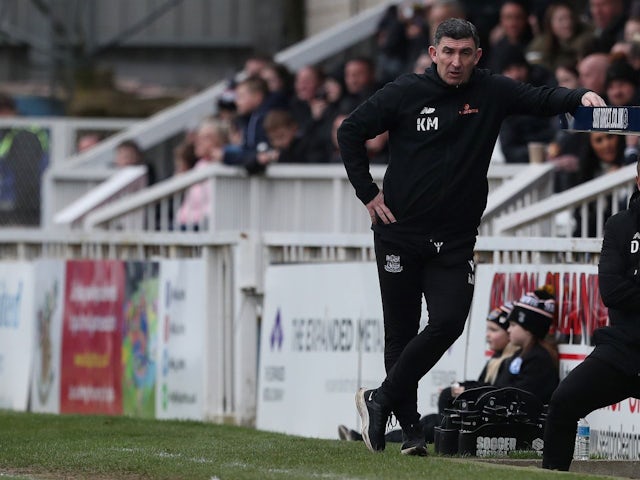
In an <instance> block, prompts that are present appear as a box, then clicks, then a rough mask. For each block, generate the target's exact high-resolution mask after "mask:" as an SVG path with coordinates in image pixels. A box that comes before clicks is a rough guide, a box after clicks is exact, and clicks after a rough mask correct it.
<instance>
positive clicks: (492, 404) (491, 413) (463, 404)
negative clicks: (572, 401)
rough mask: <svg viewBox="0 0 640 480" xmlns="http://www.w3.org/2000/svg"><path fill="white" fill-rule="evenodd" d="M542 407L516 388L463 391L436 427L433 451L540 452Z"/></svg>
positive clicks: (499, 453)
mask: <svg viewBox="0 0 640 480" xmlns="http://www.w3.org/2000/svg"><path fill="white" fill-rule="evenodd" d="M545 416H546V413H545V408H544V405H543V404H542V402H540V400H539V399H538V398H537V397H536V396H535V395H533V394H531V393H529V392H527V391H524V390H520V389H518V388H512V387H507V388H500V389H496V388H494V387H480V388H477V389H470V390H465V391H464V392H463V393H462V394H460V395H459V396H458V397H457V398H456V400H455V401H454V405H453V408H451V409H448V410H447V411H445V415H444V417H443V420H442V423H441V425H440V427H436V429H435V432H434V436H435V450H436V452H437V453H440V454H444V455H454V454H459V455H472V456H504V455H507V454H508V453H509V452H511V451H515V450H534V451H536V452H538V453H539V454H541V453H542V447H543V445H544V443H543V440H542V439H543V431H544V421H545Z"/></svg>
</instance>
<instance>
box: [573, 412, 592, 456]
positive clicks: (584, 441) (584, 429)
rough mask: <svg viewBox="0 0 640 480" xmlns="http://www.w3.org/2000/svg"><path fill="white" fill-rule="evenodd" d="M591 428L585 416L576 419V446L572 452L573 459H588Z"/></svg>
mask: <svg viewBox="0 0 640 480" xmlns="http://www.w3.org/2000/svg"><path fill="white" fill-rule="evenodd" d="M590 437H591V429H590V427H589V422H587V419H586V418H581V419H580V420H578V431H577V433H576V447H575V450H574V454H573V459H574V460H589V440H590Z"/></svg>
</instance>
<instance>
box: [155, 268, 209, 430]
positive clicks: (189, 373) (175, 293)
mask: <svg viewBox="0 0 640 480" xmlns="http://www.w3.org/2000/svg"><path fill="white" fill-rule="evenodd" d="M205 285H206V277H205V262H203V261H202V260H198V259H184V260H163V261H161V262H160V293H159V298H158V318H159V319H160V322H161V327H160V328H159V329H158V330H159V335H160V337H161V338H160V339H159V342H158V345H159V346H160V348H159V349H158V356H159V357H158V365H160V368H159V371H158V378H157V381H156V388H157V391H156V416H157V418H179V419H194V420H201V419H203V415H204V385H205V379H204V367H203V365H204V361H205V355H204V353H205V352H204V349H205V335H204V333H203V332H206V321H207V319H206V318H205V312H206V311H207V310H206V296H207V292H206V291H205V288H204V286H205Z"/></svg>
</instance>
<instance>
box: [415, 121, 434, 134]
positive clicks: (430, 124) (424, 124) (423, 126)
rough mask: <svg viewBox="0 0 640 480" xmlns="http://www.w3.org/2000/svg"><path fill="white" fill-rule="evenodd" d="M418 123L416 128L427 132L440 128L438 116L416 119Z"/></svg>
mask: <svg viewBox="0 0 640 480" xmlns="http://www.w3.org/2000/svg"><path fill="white" fill-rule="evenodd" d="M416 120H417V122H418V124H417V126H416V130H417V131H418V132H426V131H427V130H438V117H434V118H431V117H426V118H418V119H416Z"/></svg>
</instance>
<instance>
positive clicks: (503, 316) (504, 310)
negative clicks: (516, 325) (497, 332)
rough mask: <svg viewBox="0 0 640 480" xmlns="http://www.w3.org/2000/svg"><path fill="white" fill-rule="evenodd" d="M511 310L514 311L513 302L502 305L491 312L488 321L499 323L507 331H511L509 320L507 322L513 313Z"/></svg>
mask: <svg viewBox="0 0 640 480" xmlns="http://www.w3.org/2000/svg"><path fill="white" fill-rule="evenodd" d="M511 310H513V303H511V302H507V303H505V304H504V305H500V306H499V307H497V308H494V309H493V310H491V311H490V312H489V315H488V316H487V321H488V322H493V323H497V324H498V325H499V326H501V327H502V328H503V329H504V330H505V331H506V330H508V329H509V320H507V317H508V316H509V314H510V313H511Z"/></svg>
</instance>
